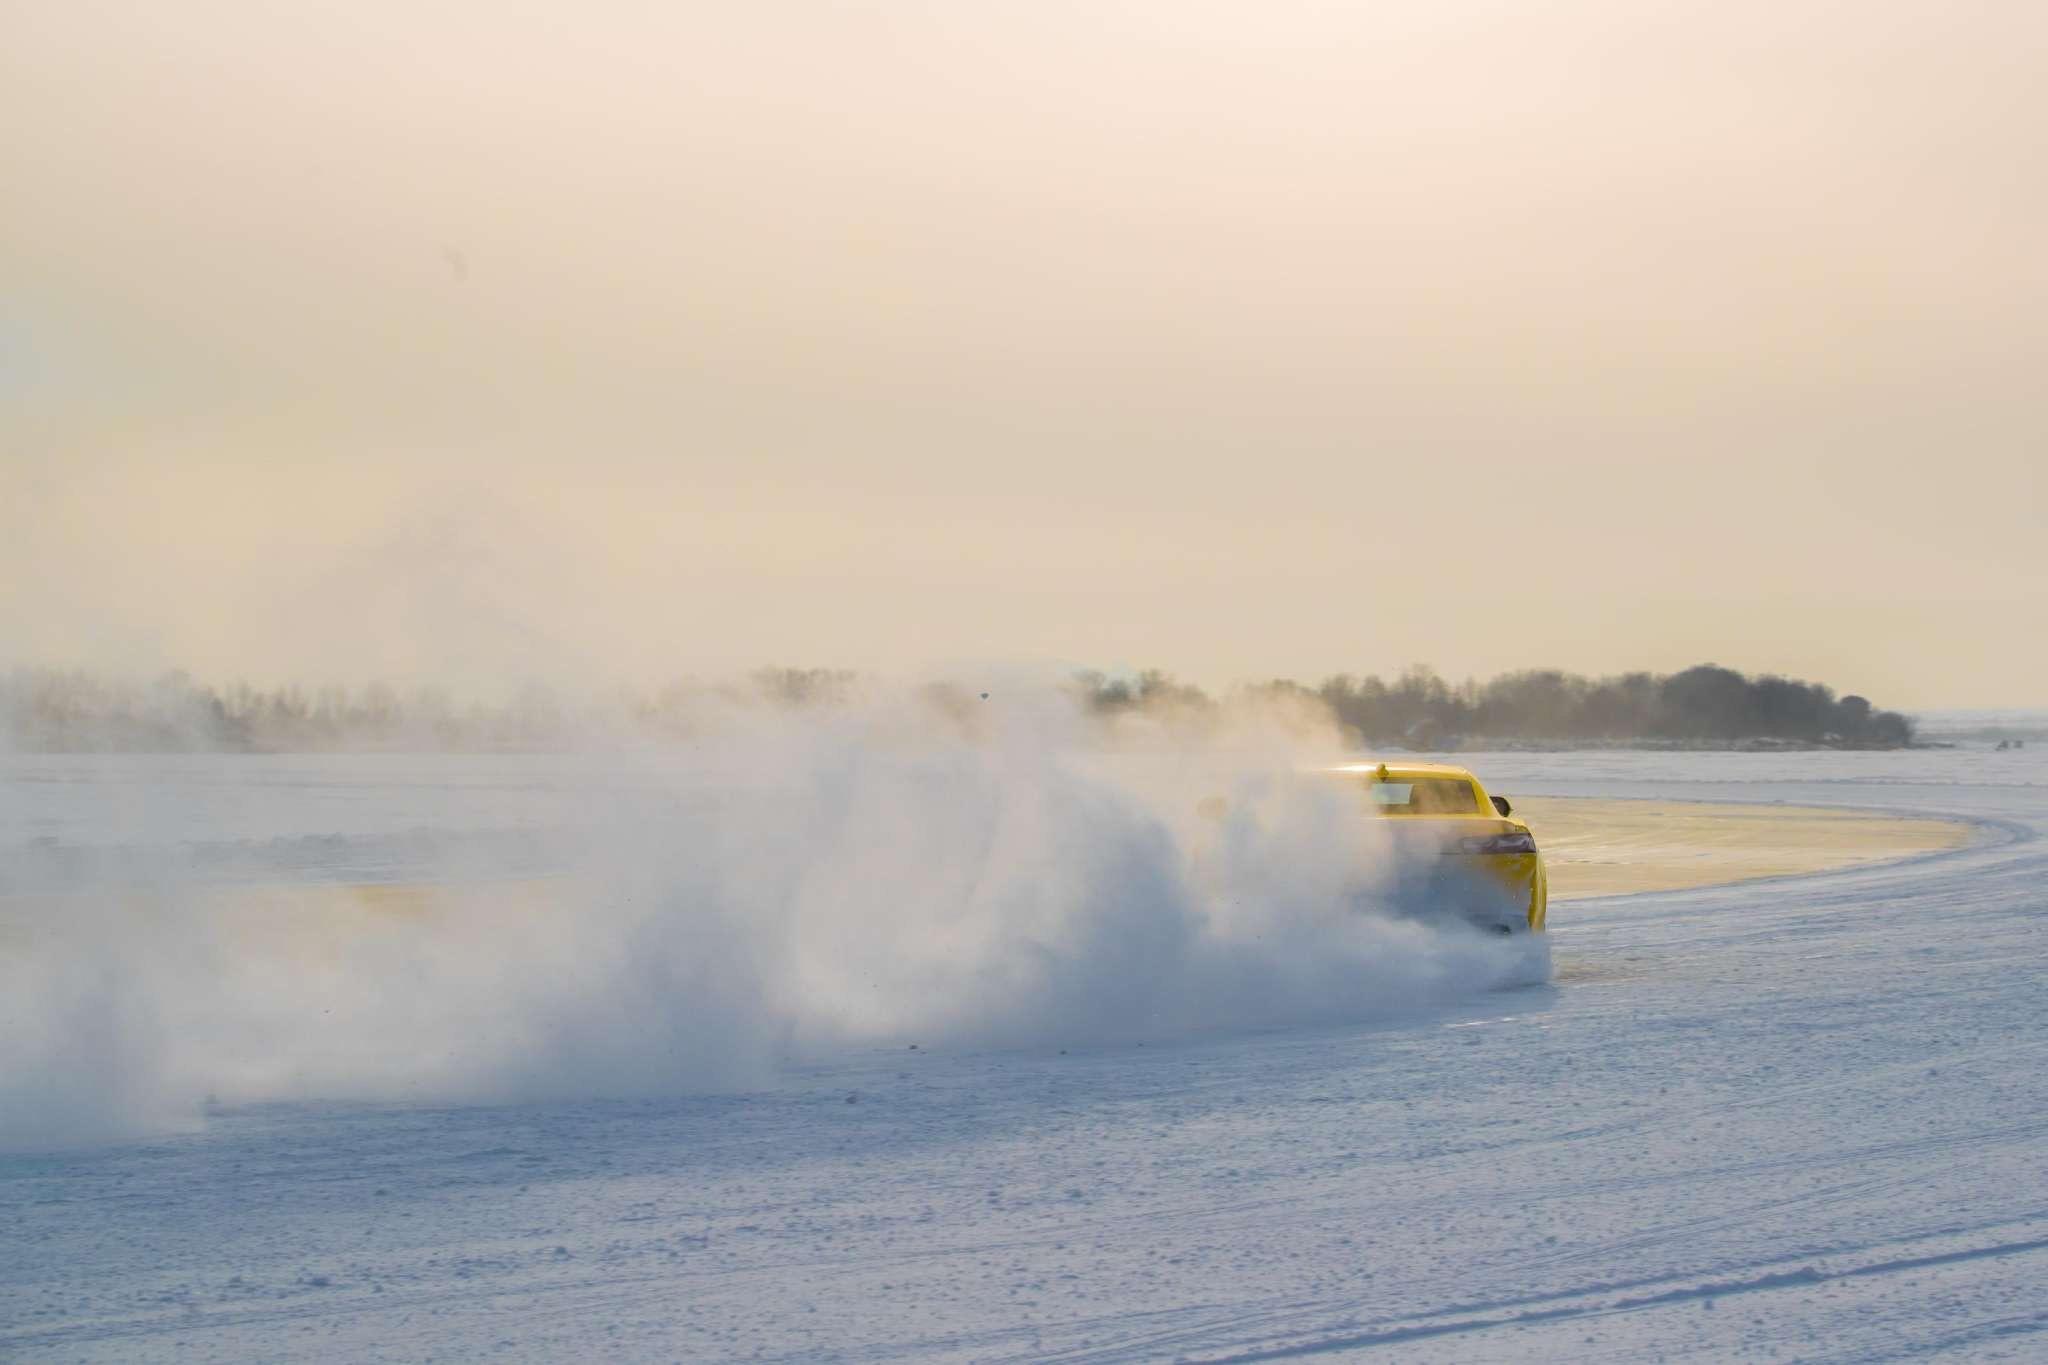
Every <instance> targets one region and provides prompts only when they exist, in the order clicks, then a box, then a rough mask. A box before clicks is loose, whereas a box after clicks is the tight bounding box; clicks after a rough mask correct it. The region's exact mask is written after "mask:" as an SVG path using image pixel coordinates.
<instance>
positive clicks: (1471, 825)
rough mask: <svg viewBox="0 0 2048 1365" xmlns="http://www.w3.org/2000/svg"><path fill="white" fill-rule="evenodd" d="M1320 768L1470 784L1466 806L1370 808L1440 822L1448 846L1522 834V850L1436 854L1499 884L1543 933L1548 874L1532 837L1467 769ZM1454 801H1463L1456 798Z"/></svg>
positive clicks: (1370, 778)
mask: <svg viewBox="0 0 2048 1365" xmlns="http://www.w3.org/2000/svg"><path fill="white" fill-rule="evenodd" d="M1324 771H1325V772H1328V773H1330V774H1331V775H1333V776H1338V777H1344V778H1349V779H1352V780H1355V781H1358V782H1362V783H1364V784H1365V785H1366V786H1368V787H1371V786H1375V785H1378V784H1381V783H1390V784H1399V785H1403V786H1411V787H1412V786H1414V785H1417V784H1423V783H1430V784H1436V783H1467V784H1470V786H1471V789H1472V800H1471V803H1470V807H1471V808H1470V809H1469V810H1463V809H1458V810H1442V809H1437V810H1422V809H1402V808H1401V807H1400V806H1398V805H1381V804H1378V803H1375V804H1374V805H1372V806H1371V810H1372V811H1373V814H1374V816H1375V817H1376V818H1379V819H1386V820H1399V821H1403V822H1422V821H1427V822H1430V823H1432V824H1436V825H1441V827H1442V831H1443V836H1444V840H1445V844H1446V847H1447V848H1451V849H1454V848H1455V846H1456V844H1459V843H1472V842H1479V841H1482V840H1484V839H1487V838H1491V837H1497V836H1507V835H1522V836H1524V837H1525V838H1526V840H1527V851H1526V852H1507V853H1493V852H1458V851H1447V852H1445V853H1444V854H1443V855H1442V856H1443V857H1444V858H1446V859H1447V860H1453V861H1455V863H1456V864H1457V865H1458V866H1460V867H1463V868H1466V869H1469V870H1471V871H1473V872H1476V873H1479V874H1481V875H1483V876H1485V877H1486V878H1487V879H1488V880H1491V881H1494V882H1497V883H1499V885H1500V886H1501V888H1502V889H1503V890H1504V891H1506V892H1507V893H1508V894H1509V895H1510V896H1512V897H1513V898H1514V899H1515V902H1516V903H1517V904H1526V906H1527V912H1526V913H1527V919H1528V925H1529V928H1530V929H1531V930H1533V931H1534V932H1536V933H1541V932H1543V928H1544V924H1545V922H1546V920H1547V919H1548V917H1549V911H1550V876H1549V874H1548V873H1547V872H1546V871H1545V870H1544V867H1543V854H1542V853H1541V852H1540V851H1538V850H1537V849H1536V836H1535V835H1534V834H1533V833H1532V832H1531V831H1530V829H1529V826H1528V825H1527V824H1525V823H1523V822H1522V821H1520V820H1517V819H1515V818H1514V816H1513V815H1512V814H1507V815H1503V814H1501V813H1500V812H1499V811H1498V809H1497V808H1496V807H1495V804H1494V798H1493V795H1492V794H1491V793H1490V792H1488V791H1487V790H1486V785H1485V784H1484V783H1483V782H1481V781H1480V780H1479V779H1478V777H1476V776H1475V775H1474V774H1473V773H1472V771H1471V770H1470V769H1468V768H1460V767H1456V766H1454V765H1452V764H1448V763H1346V764H1341V765H1339V766H1337V767H1334V768H1327V769H1325V770H1324ZM1457 804H1459V805H1463V802H1462V799H1461V800H1460V801H1459V802H1458V803H1457Z"/></svg>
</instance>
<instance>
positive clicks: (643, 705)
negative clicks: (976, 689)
mask: <svg viewBox="0 0 2048 1365" xmlns="http://www.w3.org/2000/svg"><path fill="white" fill-rule="evenodd" d="M858 683H859V680H858V679H857V678H856V677H855V675H854V674H852V673H850V672H845V671H841V670H836V669H817V668H809V669H806V668H772V669H762V670H759V671H757V672H755V673H752V674H750V675H748V676H747V677H745V678H743V679H740V680H737V681H734V682H729V683H704V682H698V681H683V682H677V683H674V684H671V685H670V686H668V687H665V688H663V689H661V690H659V691H657V692H653V693H647V694H639V693H618V694H615V695H611V696H607V697H601V698H596V699H585V700H582V701H571V700H568V699H565V698H564V697H562V696H561V695H559V694H557V693H555V692H551V691H549V690H547V689H545V688H540V687H531V688H528V689H526V690H524V691H522V692H520V693H518V694H517V695H515V696H513V697H512V698H511V699H510V700H508V701H505V702H501V703H498V704H496V705H482V704H478V703H473V702H472V703H467V704H461V703H457V702H456V701H455V700H453V699H452V698H450V697H449V696H448V694H447V693H445V692H442V691H439V690H436V689H432V688H422V689H417V690H414V691H411V692H403V693H402V692H400V691H399V690H397V689H395V688H392V687H389V686H386V685H383V684H376V685H372V686H370V687H367V688H363V689H361V690H359V691H357V690H350V689H346V688H338V687H323V688H316V689H310V690H309V689H305V688H300V687H280V688H272V689H268V690H263V689H257V688H252V687H249V686H246V685H243V684H235V685H232V686H229V687H225V688H215V687H209V686H206V685H204V684H201V683H198V682H195V681H194V680H193V679H192V678H191V677H190V676H188V675H186V674H184V673H166V674H164V675H163V676H162V677H159V678H157V679H156V680H155V681H153V682H150V683H145V684H133V683H121V682H115V681H110V680H107V679H104V678H99V677H96V676H94V675H92V674H89V673H85V672H80V671H75V670H58V669H30V668H23V669H16V670H14V671H13V672H11V673H7V674H0V749H12V750H15V751H17V752H78V751H86V752H90V751H128V752H138V751H143V752H146V751H171V752H176V751H227V752H308V751H321V750H338V749H372V750H374V749H393V750H398V749H414V750H419V749H452V750H491V749H514V750H517V749H540V748H548V747H552V746H558V745H561V744H563V743H566V742H569V741H572V740H577V739H587V738H590V737H592V736H593V735H596V736H602V735H606V734H613V735H618V736H620V737H626V736H631V735H645V734H657V735H682V734H688V733H691V732H693V731H695V730H697V729H699V728H700V727H702V726H704V725H706V724H715V723H716V717H717V715H718V714H719V711H720V708H722V707H727V706H730V705H733V704H742V705H752V706H767V707H815V706H832V705H839V704H843V703H844V702H846V701H848V700H849V699H851V698H852V697H853V696H854V695H855V693H856V691H857V689H858ZM1072 688H1073V691H1074V692H1075V694H1076V695H1077V696H1078V697H1079V699H1080V700H1081V702H1082V704H1083V705H1084V706H1085V707H1086V708H1087V709H1088V710H1090V711H1091V712H1093V713H1095V714H1097V715H1102V716H1115V715H1118V714H1123V713H1149V714H1157V715H1175V716H1187V715H1202V714H1206V713H1210V712H1214V711H1216V710H1217V709H1218V708H1219V707H1220V706H1221V705H1222V703H1221V702H1219V701H1218V699H1216V698H1214V697H1212V696H1210V695H1209V694H1208V693H1206V692H1204V691H1203V690H1202V689H1201V688H1198V687H1195V686H1193V685H1191V684H1188V683H1183V682H1178V681H1176V680H1175V679H1174V678H1172V677H1171V676H1170V675H1168V674H1166V673H1162V672H1159V671H1157V670H1151V671H1146V672H1142V673H1138V674H1136V675H1133V676H1129V677H1111V676H1109V675H1106V674H1102V673H1082V674H1078V675H1076V676H1075V677H1074V679H1073V680H1072ZM926 695H927V697H928V699H930V700H932V701H934V702H937V703H942V704H949V703H957V702H959V701H961V700H962V699H963V698H971V696H972V695H973V694H972V693H970V692H966V691H958V692H957V693H956V690H955V689H950V688H946V687H943V686H941V687H933V688H928V689H926ZM1238 695H1239V696H1240V697H1244V698H1249V699H1250V700H1252V701H1254V702H1257V701H1259V700H1271V701H1285V702H1288V703H1290V704H1293V705H1294V706H1296V707H1297V708H1307V709H1312V710H1317V711H1327V713H1328V714H1329V715H1330V716H1332V717H1333V718H1334V719H1335V720H1336V721H1337V722H1338V723H1339V724H1341V725H1342V726H1344V727H1345V728H1346V729H1347V730H1348V731H1349V732H1351V733H1352V734H1353V735H1354V736H1355V737H1356V738H1357V739H1358V740H1359V741H1360V742H1362V743H1366V744H1373V745H1382V746H1384V745H1395V744H1398V745H1404V746H1406V747H1409V748H1418V749H1422V748H1429V749H1433V748H1445V747H1456V746H1457V745H1459V744H1470V743H1476V742H1485V741H1500V742H1526V743H1555V744H1617V745H1625V744H1660V745H1666V744H1668V745H1695V746H1702V747H1717V746H1726V745H1730V744H1737V743H1746V742H1753V741H1766V742H1778V743H1786V744H1801V745H1829V746H1836V747H1842V748H1897V747H1901V746H1904V745H1907V744H1910V743H1912V741H1913V722H1912V721H1911V720H1909V719H1908V718H1907V717H1905V716H1902V715H1900V714H1898V713H1897V712H1895V711H1879V710H1877V709H1875V708H1873V707H1872V706H1871V704H1870V703H1869V702H1868V701H1866V700H1865V699H1864V698H1862V697H1858V696H1846V697H1839V698H1838V697H1836V696H1835V694H1834V693H1833V692H1832V691H1831V690H1829V689H1828V688H1826V687H1823V686H1821V685H1820V684H1818V683H1806V682H1797V681H1794V680H1791V679H1787V678H1780V677H1776V676H1773V675H1770V674H1765V675H1763V676H1760V677H1756V678H1750V677H1746V676H1744V675H1743V674H1741V673H1738V672H1735V671H1734V670H1733V669H1727V668H1720V667H1717V666H1715V665H1713V664H1702V665H1700V666H1698V667H1696V668H1688V669H1686V670H1685V671H1684V672H1682V673H1673V674H1670V675H1667V676H1659V675H1655V674H1650V673H1625V674H1621V675H1619V676H1617V677H1610V678H1597V679H1596V678H1585V677H1580V676H1578V675H1576V674H1571V673H1562V672H1558V671H1555V670H1531V671H1524V672H1516V673H1504V674H1502V675H1501V676H1499V677H1497V678H1494V679H1493V680H1492V681H1490V682H1486V683H1480V682H1476V681H1467V682H1464V683H1459V684H1455V685H1454V684H1451V683H1449V682H1446V681H1445V680H1444V679H1443V678H1441V677H1439V676H1438V675H1437V674H1436V673H1435V672H1433V671H1431V670H1430V669H1428V668H1421V667H1417V668H1411V669H1409V670H1408V671H1406V672H1405V673H1402V674H1401V675H1400V676H1399V677H1397V678H1395V679H1394V680H1393V681H1392V682H1386V681H1383V680H1381V679H1380V678H1377V677H1364V678H1359V677H1354V676H1352V675H1350V674H1340V675H1338V676H1336V677H1333V678H1328V679H1325V680H1324V681H1323V682H1322V683H1321V684H1320V685H1318V686H1315V687H1309V686H1306V685H1305V684H1302V683H1298V682H1294V681H1291V680H1288V679H1276V680H1274V681H1271V682H1266V683H1260V684H1257V685H1255V686H1252V687H1249V688H1245V689H1242V690H1241V692H1240V693H1239V694H1238ZM942 709H947V710H950V711H951V712H952V713H953V714H954V715H955V716H956V718H957V717H958V716H961V715H966V714H970V713H971V709H972V708H971V703H970V704H969V706H968V707H967V708H966V709H962V708H961V707H960V706H957V705H942Z"/></svg>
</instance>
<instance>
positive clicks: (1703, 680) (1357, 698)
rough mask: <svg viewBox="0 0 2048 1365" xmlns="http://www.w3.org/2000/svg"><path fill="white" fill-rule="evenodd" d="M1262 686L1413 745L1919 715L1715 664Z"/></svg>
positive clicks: (1871, 733) (1427, 674)
mask: <svg viewBox="0 0 2048 1365" xmlns="http://www.w3.org/2000/svg"><path fill="white" fill-rule="evenodd" d="M1075 683H1076V686H1077V687H1078V688H1079V690H1080V692H1081V694H1082V695H1083V697H1084V698H1085V699H1086V701H1087V703H1088V705H1089V706H1090V707H1092V708H1093V709H1095V710H1097V711H1103V712H1118V711H1125V710H1131V709H1171V708H1196V709H1201V708H1205V707H1209V706H1212V705H1214V704H1215V703H1214V701H1213V699H1211V698H1210V697H1209V696H1207V694H1205V693H1203V692H1202V691H1201V690H1200V689H1199V688H1195V687H1191V686H1189V685H1188V684H1186V683H1181V682H1176V681H1175V680H1174V679H1173V678H1172V677H1171V676H1169V675H1168V674H1165V673H1161V672H1158V671H1147V672H1143V673H1139V674H1137V675H1136V676H1135V677H1131V678H1111V677H1108V676H1105V675H1103V674H1100V673H1083V674H1080V675H1078V676H1077V677H1076V679H1075ZM1253 690H1254V691H1263V692H1267V693H1272V694H1286V695H1292V696H1297V697H1303V698H1306V697H1314V698H1316V699H1318V700H1320V701H1321V702H1322V703H1323V704H1324V705H1326V706H1327V707H1328V708H1329V710H1330V712H1331V714H1332V715H1334V716H1335V717H1336V719H1337V720H1338V721H1339V722H1340V723H1341V724H1343V725H1344V726H1345V727H1346V728H1347V729H1349V730H1350V731H1352V732H1353V733H1355V734H1356V735H1357V736H1358V737H1359V738H1360V739H1361V740H1362V741H1364V742H1365V743H1368V744H1380V745H1385V744H1404V745H1407V746H1408V747H1411V748H1440V747H1444V746H1446V745H1451V744H1454V743H1458V742H1469V741H1484V740H1503V741H1520V742H1553V743H1612V744H1625V743H1645V742H1654V743H1662V744H1672V745H1682V744H1693V745H1701V746H1709V745H1729V744H1734V743H1739V742H1743V741H1756V740H1764V741H1778V742H1782V743H1790V744H1811V745H1829V746H1837V747H1842V748H1901V747H1904V746H1906V745H1908V744H1911V743H1912V742H1913V722H1912V720H1911V719H1910V718H1908V717H1906V716H1903V715H1900V714H1899V713H1898V712H1896V711H1880V710H1877V709H1876V708H1875V707H1873V706H1872V705H1871V704H1870V702H1869V701H1868V700H1867V699H1865V698H1863V697H1859V696H1853V695H1852V696H1846V697H1837V696H1835V694H1834V692H1833V690H1832V689H1830V688H1828V687H1825V686H1823V685H1821V684H1819V683H1809V682H1800V681H1796V680H1794V679H1791V678H1781V677H1778V676H1776V675H1774V674H1768V673H1767V674H1763V675H1761V676H1759V677H1754V678H1752V677H1748V676H1745V675H1744V674H1741V673H1738V672H1736V671H1735V670H1734V669H1732V668H1721V667H1719V666H1718V665H1715V664H1700V665H1698V666H1696V667H1693V668H1688V669H1686V670H1685V671H1683V672H1681V673H1671V674H1665V675H1659V674H1653V673H1623V674H1620V675H1617V676H1614V677H1607V678H1587V677H1582V676H1580V675H1578V674H1575V673H1564V672H1560V671H1558V670H1556V669H1529V670H1523V671H1520V672H1514V673H1503V674H1501V675H1500V676H1499V677H1497V678H1494V679H1493V680H1492V681H1490V682H1485V683H1481V682H1478V681H1476V680H1468V681H1466V682H1463V683H1459V684H1452V683H1449V682H1446V681H1445V680H1444V679H1443V678H1441V677H1439V676H1438V675H1437V674H1436V673H1435V672H1434V671H1433V670H1431V669H1429V668H1424V667H1416V668H1411V669H1409V670H1408V671H1406V672H1405V673H1402V674H1401V675H1400V676H1399V677H1397V678H1395V679H1394V680H1393V681H1392V682H1386V681H1384V680H1382V679H1380V678H1378V677H1370V676H1368V677H1364V678H1359V677H1354V676H1352V675H1350V674H1339V675H1337V676H1336V677H1333V678H1327V679H1325V680H1324V681H1323V682H1322V683H1321V684H1320V685H1319V686H1317V687H1313V688H1310V687H1307V686H1304V685H1303V684H1301V683H1298V682H1294V681H1292V680H1290V679H1284V678H1283V679H1277V680H1275V681H1273V682H1269V683H1264V684H1261V685H1260V686H1259V687H1258V688H1255V689H1253Z"/></svg>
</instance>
